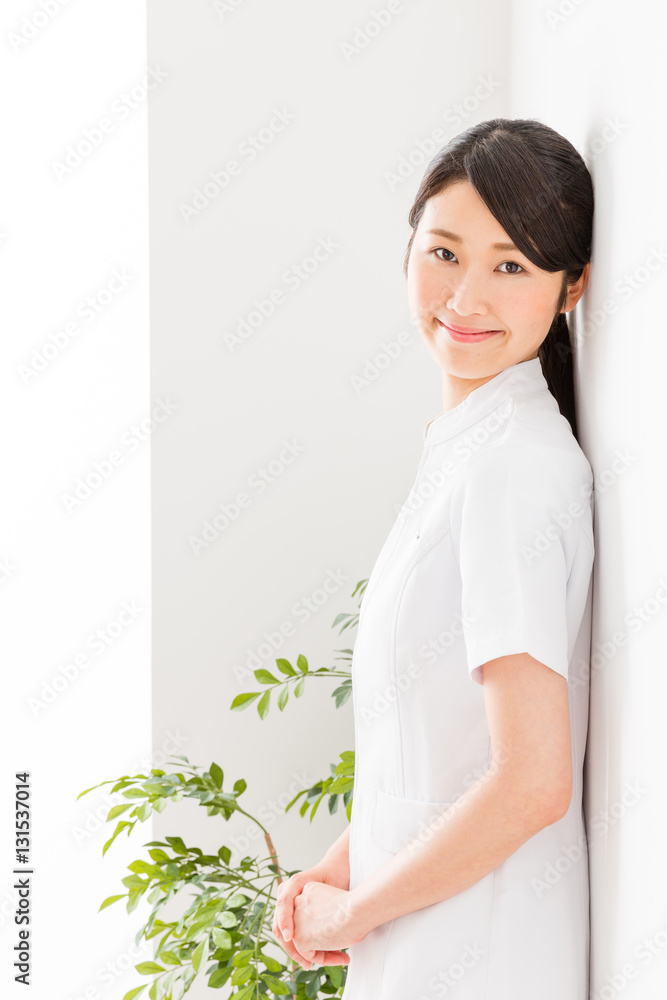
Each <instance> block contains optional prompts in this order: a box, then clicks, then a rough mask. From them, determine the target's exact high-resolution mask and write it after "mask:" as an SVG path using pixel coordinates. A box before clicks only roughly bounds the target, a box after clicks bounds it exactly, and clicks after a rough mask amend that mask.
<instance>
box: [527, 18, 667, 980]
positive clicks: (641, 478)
mask: <svg viewBox="0 0 667 1000" xmlns="http://www.w3.org/2000/svg"><path fill="white" fill-rule="evenodd" d="M514 11H515V16H514V29H513V37H512V51H513V54H514V57H513V60H512V69H513V74H512V88H513V100H512V113H513V116H515V117H524V116H526V117H529V116H533V115H536V116H538V117H539V118H541V119H542V120H543V121H546V122H548V123H549V124H550V125H552V126H553V127H554V128H556V129H558V130H559V131H561V132H563V133H564V134H565V135H567V137H568V138H569V139H570V140H571V141H572V142H573V143H574V144H575V145H576V146H577V148H578V149H579V150H580V152H582V154H583V155H584V156H585V159H586V162H587V164H588V166H589V169H590V170H591V172H592V175H593V180H594V184H595V189H596V221H595V235H594V245H593V268H592V281H591V285H590V290H589V291H588V292H587V293H586V295H585V296H584V299H583V300H582V303H581V305H582V306H583V309H582V310H581V311H579V312H578V316H577V319H578V340H577V344H578V357H579V412H580V420H579V424H580V428H581V432H580V436H581V441H582V446H583V447H584V450H585V451H586V454H587V455H588V457H589V459H590V461H591V464H592V466H593V472H594V475H595V482H596V495H595V506H596V517H595V537H596V548H597V555H596V564H595V569H594V575H595V584H594V623H593V633H594V634H593V658H592V674H591V715H590V729H589V742H588V759H587V773H586V778H587V795H586V813H587V822H588V826H589V851H590V865H591V921H592V943H591V998H594V1000H612V998H614V997H617V996H621V995H622V996H623V998H624V1000H646V998H648V997H651V998H652V997H658V996H664V995H665V983H666V981H667V964H666V957H665V952H666V949H667V913H666V911H665V899H666V898H667V859H666V858H665V851H664V829H665V819H666V818H667V802H666V800H665V779H664V758H665V730H664V707H665V703H666V700H667V681H666V679H665V646H666V645H667V625H666V623H665V602H666V599H667V528H666V523H665V517H664V507H665V491H666V487H667V476H666V474H665V454H666V453H665V443H664V420H663V397H664V381H665V371H666V370H667V340H666V334H667V325H666V323H665V308H664V301H665V292H666V290H667V277H666V276H667V267H666V265H667V201H666V200H665V196H664V163H665V160H666V159H667V136H666V133H665V128H664V107H665V96H666V95H665V78H664V39H665V34H666V31H667V15H666V14H665V10H664V8H662V7H660V6H659V5H655V4H653V3H649V2H647V0H639V2H638V3H636V4H633V5H632V7H631V8H628V7H627V5H621V4H620V3H618V2H617V0H605V2H604V3H603V2H602V0H586V2H583V0H579V2H578V3H576V2H571V3H562V4H556V3H554V2H551V3H549V2H543V0H540V2H535V0H515V4H514ZM577 308H578V310H579V307H577ZM564 846H565V845H564Z"/></svg>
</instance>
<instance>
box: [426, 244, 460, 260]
mask: <svg viewBox="0 0 667 1000" xmlns="http://www.w3.org/2000/svg"><path fill="white" fill-rule="evenodd" d="M440 252H442V253H451V254H452V257H454V256H455V254H453V253H452V251H451V250H447V249H446V248H445V247H436V248H435V250H432V251H431V253H434V254H435V255H436V257H437V255H438V254H439V253H440ZM444 259H445V260H447V261H448V260H449V258H447V257H446V258H444ZM438 260H443V258H442V257H438Z"/></svg>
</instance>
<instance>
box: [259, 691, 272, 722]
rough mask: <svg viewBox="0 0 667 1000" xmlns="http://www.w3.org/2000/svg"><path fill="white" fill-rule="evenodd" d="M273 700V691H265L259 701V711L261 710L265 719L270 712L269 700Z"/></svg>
mask: <svg viewBox="0 0 667 1000" xmlns="http://www.w3.org/2000/svg"><path fill="white" fill-rule="evenodd" d="M270 700H271V691H270V690H269V691H265V692H264V694H263V695H262V697H261V698H260V699H259V702H258V703H257V711H258V712H259V717H260V719H265V718H266V717H267V715H268V714H269V702H270Z"/></svg>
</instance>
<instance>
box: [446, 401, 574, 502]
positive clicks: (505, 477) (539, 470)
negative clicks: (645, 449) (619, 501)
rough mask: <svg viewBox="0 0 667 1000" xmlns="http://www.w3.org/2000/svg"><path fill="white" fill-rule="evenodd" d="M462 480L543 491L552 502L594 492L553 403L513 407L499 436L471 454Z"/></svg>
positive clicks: (533, 492) (475, 485)
mask: <svg viewBox="0 0 667 1000" xmlns="http://www.w3.org/2000/svg"><path fill="white" fill-rule="evenodd" d="M554 403H555V400H554ZM462 479H464V480H465V481H466V485H467V486H468V487H473V488H480V489H485V488H489V489H493V488H494V487H500V486H501V484H506V485H507V486H508V487H510V486H513V488H514V489H515V490H518V491H523V490H528V491H529V492H530V493H531V495H533V496H539V495H540V494H541V493H542V494H544V495H545V497H547V498H548V499H549V500H550V501H551V502H553V501H554V500H560V501H561V502H568V499H570V498H571V499H575V498H578V499H581V497H582V496H586V497H587V498H589V497H590V496H591V494H592V490H593V470H592V468H591V465H590V462H589V461H588V458H587V457H586V454H585V453H584V451H583V449H582V448H581V445H580V444H579V442H578V441H577V439H576V437H575V436H574V434H573V432H572V428H571V426H570V423H569V421H568V420H567V419H566V418H565V417H564V416H563V415H562V414H561V413H560V411H559V410H558V408H557V404H556V410H555V411H554V409H553V408H552V407H547V408H544V409H542V410H536V409H533V410H532V411H531V412H530V413H529V414H527V413H523V412H522V411H521V410H519V409H517V410H515V411H514V413H513V414H512V415H511V418H510V419H509V420H508V421H507V422H506V424H505V427H504V430H503V433H502V435H500V436H496V437H494V438H493V439H491V440H489V441H488V442H487V443H486V444H485V445H482V446H481V447H479V448H478V449H477V450H476V451H475V453H474V454H473V455H472V456H471V458H470V461H469V462H468V463H467V468H466V469H465V474H464V476H463V477H462Z"/></svg>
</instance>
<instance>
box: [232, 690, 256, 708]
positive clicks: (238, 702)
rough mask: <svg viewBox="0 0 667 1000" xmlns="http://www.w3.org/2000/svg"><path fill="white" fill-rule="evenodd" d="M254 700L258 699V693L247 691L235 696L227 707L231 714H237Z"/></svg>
mask: <svg viewBox="0 0 667 1000" xmlns="http://www.w3.org/2000/svg"><path fill="white" fill-rule="evenodd" d="M255 698H259V691H247V692H245V693H244V694H237V696H236V698H234V701H233V702H232V703H231V705H230V706H229V707H230V708H231V710H232V711H233V712H238V711H240V710H241V709H243V708H247V707H248V705H249V704H250V703H251V702H253V701H254V700H255Z"/></svg>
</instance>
